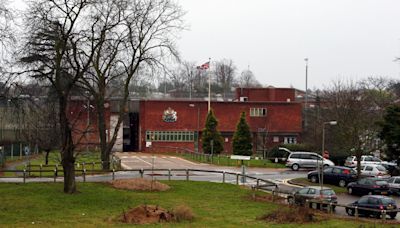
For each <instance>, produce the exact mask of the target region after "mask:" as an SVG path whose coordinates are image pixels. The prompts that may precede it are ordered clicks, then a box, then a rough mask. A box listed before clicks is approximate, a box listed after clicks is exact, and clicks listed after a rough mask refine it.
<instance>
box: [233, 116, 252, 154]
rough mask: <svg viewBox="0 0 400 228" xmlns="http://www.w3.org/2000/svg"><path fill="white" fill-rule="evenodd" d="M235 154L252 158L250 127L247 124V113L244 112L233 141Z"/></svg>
mask: <svg viewBox="0 0 400 228" xmlns="http://www.w3.org/2000/svg"><path fill="white" fill-rule="evenodd" d="M232 141H233V142H232V144H233V145H232V149H233V154H236V155H245V156H251V155H252V153H253V150H252V149H253V145H252V139H251V132H250V127H249V125H248V124H247V122H246V113H245V112H242V114H241V116H240V120H239V122H238V124H237V125H236V131H235V134H234V135H233V140H232Z"/></svg>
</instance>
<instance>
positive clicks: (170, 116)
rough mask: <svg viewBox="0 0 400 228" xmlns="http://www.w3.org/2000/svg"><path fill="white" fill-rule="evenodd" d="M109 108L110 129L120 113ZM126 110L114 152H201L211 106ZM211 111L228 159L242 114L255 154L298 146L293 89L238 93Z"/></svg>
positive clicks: (151, 105) (135, 104) (172, 104)
mask: <svg viewBox="0 0 400 228" xmlns="http://www.w3.org/2000/svg"><path fill="white" fill-rule="evenodd" d="M110 103H111V109H110V112H111V115H107V118H109V123H110V126H111V127H112V126H114V124H115V122H116V116H115V115H113V111H116V110H113V105H112V104H113V102H110ZM82 105H83V104H82ZM128 106H129V107H128V110H129V111H128V112H129V113H128V114H127V115H126V118H125V119H124V124H123V127H122V128H121V129H120V131H119V132H118V137H117V141H116V144H115V146H114V150H115V151H142V152H168V151H169V152H170V151H174V150H175V148H180V149H189V150H192V151H197V150H199V151H202V150H201V132H202V130H203V128H204V125H205V119H206V115H207V112H208V102H207V100H188V99H185V100H183V99H175V100H152V99H147V100H131V101H130V103H129V105H128ZM211 108H212V109H213V110H214V113H215V116H216V118H217V119H218V121H219V124H218V130H219V131H220V132H221V134H222V136H223V138H224V153H231V149H232V137H233V134H234V131H235V129H236V124H237V122H238V121H239V118H240V114H241V112H246V117H247V122H248V123H249V125H250V129H251V131H252V136H253V145H254V148H253V150H254V152H255V153H260V154H262V152H263V151H264V149H266V148H268V147H271V146H273V145H277V144H281V143H297V142H299V141H300V134H301V131H302V105H301V103H299V102H296V101H295V90H294V89H291V88H238V89H236V97H235V99H234V100H233V101H212V102H211ZM90 113H91V112H90ZM93 116H94V115H93ZM84 117H87V116H85V115H84V116H83V118H84ZM90 120H91V121H92V123H95V121H96V120H95V119H93V120H92V118H90ZM81 122H82V123H81V127H83V126H86V125H85V123H84V122H85V121H81ZM92 129H93V128H92ZM111 131H112V130H111ZM108 132H109V133H112V132H110V131H108ZM93 134H94V135H96V134H95V133H93ZM91 136H93V135H92V134H91ZM97 142H98V139H97ZM90 143H91V144H93V143H96V139H95V138H93V137H90Z"/></svg>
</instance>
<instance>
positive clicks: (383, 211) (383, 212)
mask: <svg viewBox="0 0 400 228" xmlns="http://www.w3.org/2000/svg"><path fill="white" fill-rule="evenodd" d="M381 215H382V220H383V221H385V220H386V210H382V211H381Z"/></svg>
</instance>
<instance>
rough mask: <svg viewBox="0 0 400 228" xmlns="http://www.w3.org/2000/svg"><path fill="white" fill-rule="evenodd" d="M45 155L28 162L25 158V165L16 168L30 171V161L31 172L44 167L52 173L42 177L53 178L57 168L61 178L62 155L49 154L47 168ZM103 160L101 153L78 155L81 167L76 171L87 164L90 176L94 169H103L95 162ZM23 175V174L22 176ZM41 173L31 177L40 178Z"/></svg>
mask: <svg viewBox="0 0 400 228" xmlns="http://www.w3.org/2000/svg"><path fill="white" fill-rule="evenodd" d="M45 155H46V154H45V153H42V154H39V155H35V156H33V157H32V158H31V159H29V160H28V158H24V159H23V160H21V161H23V162H24V164H21V165H18V166H16V167H15V168H16V169H17V170H24V169H26V170H28V169H27V167H26V166H25V163H27V162H28V161H29V162H30V164H31V165H33V167H31V170H39V169H40V167H39V166H40V165H43V167H42V170H49V171H52V172H43V173H42V176H51V177H52V176H53V175H54V174H53V171H54V169H55V167H56V165H58V166H57V169H58V171H59V174H58V175H59V176H60V175H62V170H63V167H62V166H61V165H60V163H61V157H60V153H59V152H58V151H53V152H51V153H50V154H49V163H48V165H47V166H45V163H46V162H45ZM100 161H101V158H100V152H89V153H86V152H84V153H80V154H78V155H77V157H76V162H75V163H80V165H79V167H78V166H76V167H75V168H76V169H82V163H83V162H85V169H86V170H87V171H88V174H90V172H91V170H92V169H95V170H96V169H97V170H99V169H101V164H100V163H98V164H94V165H93V162H100ZM4 175H5V176H7V177H13V176H16V174H15V173H13V172H6V173H4ZM21 175H22V174H21ZM39 175H40V173H39V172H34V171H32V172H30V176H37V177H38V176H39ZM77 175H79V173H77Z"/></svg>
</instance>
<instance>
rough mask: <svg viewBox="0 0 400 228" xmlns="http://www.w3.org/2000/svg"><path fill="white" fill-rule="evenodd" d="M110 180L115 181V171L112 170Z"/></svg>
mask: <svg viewBox="0 0 400 228" xmlns="http://www.w3.org/2000/svg"><path fill="white" fill-rule="evenodd" d="M112 180H115V169H114V168H113V169H112Z"/></svg>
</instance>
